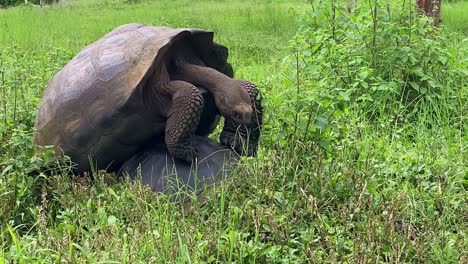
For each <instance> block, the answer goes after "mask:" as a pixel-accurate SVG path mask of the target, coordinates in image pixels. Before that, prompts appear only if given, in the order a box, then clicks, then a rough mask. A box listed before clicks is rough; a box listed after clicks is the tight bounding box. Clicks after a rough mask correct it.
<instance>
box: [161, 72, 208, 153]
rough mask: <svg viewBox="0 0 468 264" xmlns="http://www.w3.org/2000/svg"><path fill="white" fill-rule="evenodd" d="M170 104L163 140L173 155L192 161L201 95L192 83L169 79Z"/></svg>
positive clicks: (196, 150)
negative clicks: (193, 138)
mask: <svg viewBox="0 0 468 264" xmlns="http://www.w3.org/2000/svg"><path fill="white" fill-rule="evenodd" d="M170 86H171V88H172V89H171V90H172V105H171V108H170V110H169V114H168V118H167V123H166V135H165V141H166V145H167V149H168V150H169V152H170V153H171V154H172V156H173V157H175V158H177V159H182V160H185V161H188V162H190V161H192V160H193V159H194V158H195V157H197V156H198V148H197V146H196V143H195V142H194V141H193V140H192V137H193V135H194V132H195V130H196V129H197V127H198V123H199V122H200V116H201V113H202V110H203V97H202V95H201V94H200V91H199V90H198V89H197V87H195V86H194V85H192V84H190V83H188V82H184V81H171V82H170Z"/></svg>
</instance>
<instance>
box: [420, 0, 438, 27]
mask: <svg viewBox="0 0 468 264" xmlns="http://www.w3.org/2000/svg"><path fill="white" fill-rule="evenodd" d="M415 2H416V4H417V5H418V6H419V8H421V10H422V12H423V13H424V14H425V15H426V16H429V17H432V18H433V19H434V21H433V25H434V26H436V27H437V26H438V25H439V23H440V7H441V3H442V0H416V1H415Z"/></svg>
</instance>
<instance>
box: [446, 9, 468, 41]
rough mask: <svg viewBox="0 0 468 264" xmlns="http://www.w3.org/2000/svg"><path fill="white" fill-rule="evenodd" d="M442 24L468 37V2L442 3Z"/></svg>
mask: <svg viewBox="0 0 468 264" xmlns="http://www.w3.org/2000/svg"><path fill="white" fill-rule="evenodd" d="M441 16H442V24H443V25H444V26H446V27H448V28H450V29H451V30H457V31H459V32H462V33H463V34H464V35H465V36H468V1H466V0H464V1H463V0H462V1H456V2H449V3H443V5H442V12H441Z"/></svg>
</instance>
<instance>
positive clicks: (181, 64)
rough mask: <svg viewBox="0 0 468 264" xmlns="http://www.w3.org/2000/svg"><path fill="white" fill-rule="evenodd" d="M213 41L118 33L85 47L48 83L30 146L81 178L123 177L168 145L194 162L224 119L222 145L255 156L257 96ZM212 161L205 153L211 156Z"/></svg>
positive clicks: (202, 35)
mask: <svg viewBox="0 0 468 264" xmlns="http://www.w3.org/2000/svg"><path fill="white" fill-rule="evenodd" d="M227 56H228V51H227V48H226V47H224V46H221V45H219V44H217V43H215V42H213V33H212V32H207V31H203V30H195V29H172V28H166V27H153V26H146V25H142V24H128V25H124V26H121V27H118V28H116V29H114V30H113V31H111V32H110V33H108V34H107V35H105V36H104V37H102V38H101V39H99V40H97V41H96V42H94V43H92V44H91V45H89V46H87V47H86V48H84V49H83V50H82V51H81V52H80V53H78V54H77V55H76V57H75V58H73V59H72V60H71V61H70V62H69V63H68V64H67V65H66V66H65V67H64V68H63V69H62V70H61V71H59V72H58V73H57V74H56V75H55V76H54V77H53V78H52V80H51V81H50V82H49V85H48V87H47V89H46V91H45V93H44V97H43V99H42V103H41V105H40V108H39V112H38V115H37V119H36V124H35V126H36V129H37V133H36V135H35V138H34V143H35V144H36V145H39V146H45V145H54V146H56V147H57V151H59V153H57V154H59V155H61V154H65V155H68V156H69V157H70V158H71V160H72V161H73V162H74V163H76V165H77V167H76V171H77V172H79V173H81V172H84V171H88V170H90V169H91V168H97V169H105V168H107V169H111V170H112V169H117V168H118V167H120V166H121V165H122V164H123V163H124V162H125V161H126V160H128V159H129V158H130V157H131V156H132V155H134V154H135V153H136V152H137V151H139V149H141V148H142V146H144V145H147V144H151V142H152V141H154V139H155V138H164V141H165V145H166V146H167V149H168V151H169V153H170V154H171V155H172V156H173V157H175V158H176V159H180V160H185V161H191V160H192V159H194V158H195V157H197V155H198V152H197V150H198V147H197V141H196V140H194V138H195V135H198V136H203V137H206V136H207V135H208V134H210V133H211V132H213V130H214V129H215V127H216V125H217V124H218V122H219V114H221V115H222V116H224V118H225V125H224V128H223V131H222V133H221V136H220V142H221V143H222V144H223V145H225V146H226V147H228V148H230V149H234V150H236V151H237V152H244V153H245V151H247V152H248V154H254V153H255V151H256V148H257V143H258V138H259V135H260V126H261V123H262V116H261V115H262V109H261V105H260V102H259V100H257V94H258V90H257V88H256V87H255V86H254V85H253V84H251V83H249V82H247V81H241V80H236V79H233V78H232V77H233V71H232V67H231V65H230V64H229V63H227ZM205 156H206V155H205Z"/></svg>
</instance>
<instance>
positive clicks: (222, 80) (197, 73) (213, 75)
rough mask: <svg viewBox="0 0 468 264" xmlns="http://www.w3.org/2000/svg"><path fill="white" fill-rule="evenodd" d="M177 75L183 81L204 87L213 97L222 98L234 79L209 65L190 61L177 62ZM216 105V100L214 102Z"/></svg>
mask: <svg viewBox="0 0 468 264" xmlns="http://www.w3.org/2000/svg"><path fill="white" fill-rule="evenodd" d="M176 71H177V75H178V77H179V78H181V79H182V80H184V81H187V82H189V83H192V84H194V85H196V86H201V87H205V88H206V89H207V90H208V91H210V92H211V93H212V94H213V95H214V97H215V98H222V97H224V96H226V95H228V94H229V93H230V91H229V90H228V87H232V86H234V85H235V84H234V82H235V80H233V79H231V78H229V77H228V76H226V75H224V74H222V73H220V72H218V71H217V70H215V69H212V68H209V67H203V66H198V65H194V64H190V63H179V64H178V65H177V70H176ZM216 104H217V105H218V102H216Z"/></svg>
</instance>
